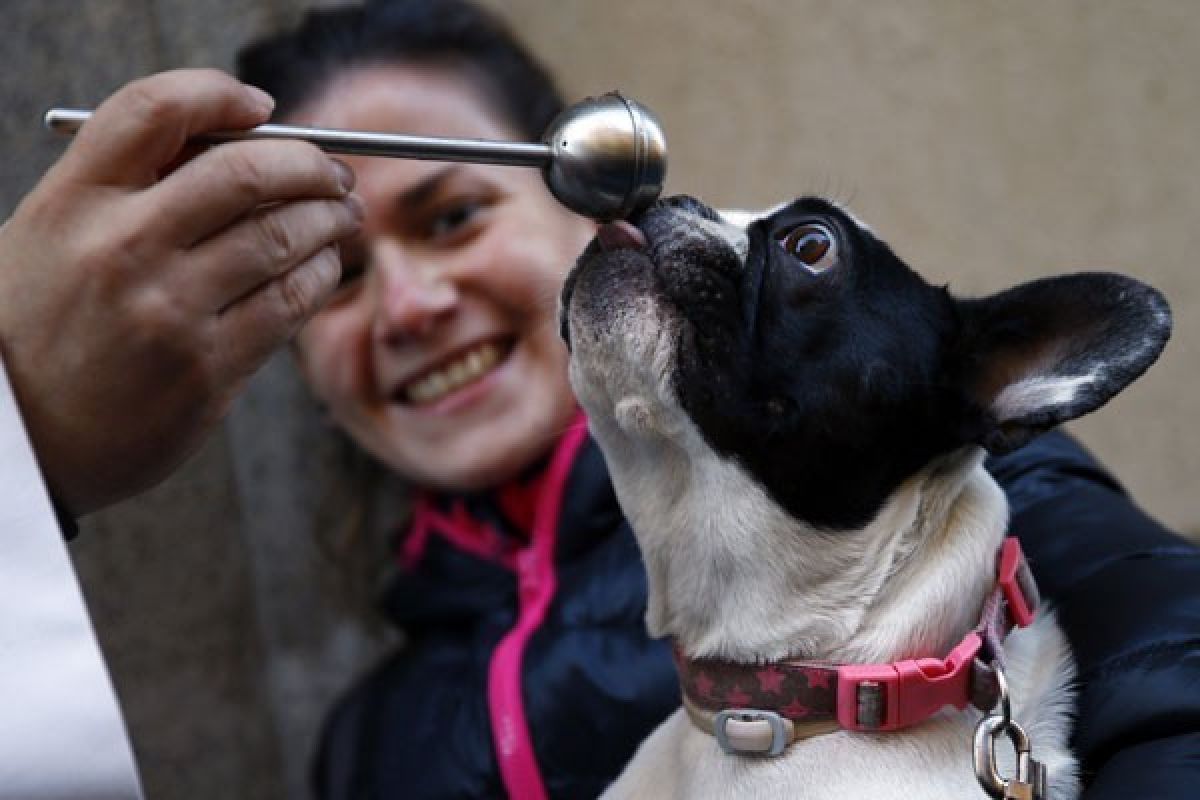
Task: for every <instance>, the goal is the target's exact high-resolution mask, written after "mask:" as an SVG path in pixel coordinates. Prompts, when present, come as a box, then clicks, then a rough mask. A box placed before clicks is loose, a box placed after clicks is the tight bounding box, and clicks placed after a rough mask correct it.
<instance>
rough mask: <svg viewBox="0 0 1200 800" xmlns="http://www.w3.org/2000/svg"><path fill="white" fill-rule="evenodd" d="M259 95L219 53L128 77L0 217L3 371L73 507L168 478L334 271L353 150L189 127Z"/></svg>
mask: <svg viewBox="0 0 1200 800" xmlns="http://www.w3.org/2000/svg"><path fill="white" fill-rule="evenodd" d="M271 107H272V103H271V100H270V98H269V97H268V96H266V95H265V94H263V93H262V92H260V91H258V90H257V89H250V88H249V87H247V86H244V85H243V84H241V83H239V82H237V81H236V80H234V79H233V78H231V77H229V76H228V75H225V74H223V73H220V72H216V71H212V70H180V71H176V72H168V73H163V74H160V75H155V76H152V77H149V78H144V79H141V80H138V81H135V82H133V83H131V84H129V85H127V86H125V87H124V88H122V89H121V90H120V91H118V92H117V93H115V94H114V95H113V96H112V97H110V98H109V99H108V100H107V101H106V102H104V103H103V104H102V105H101V106H100V107H99V108H98V109H97V110H96V112H95V114H94V115H93V116H92V119H91V120H90V121H89V122H88V123H87V124H85V125H84V126H83V128H82V129H81V130H80V131H79V134H78V136H77V137H76V139H75V141H74V142H73V143H72V145H71V147H70V148H69V149H68V150H67V152H66V153H65V154H64V155H63V157H62V158H61V159H60V160H59V161H58V163H57V164H55V166H54V167H52V168H51V169H50V170H49V171H48V172H47V173H46V175H45V176H44V177H43V178H42V180H41V182H40V183H39V184H38V185H37V186H36V187H34V189H33V190H32V191H31V192H30V194H29V195H28V196H27V197H26V198H25V199H24V200H23V201H22V203H21V204H20V206H18V208H17V209H16V211H15V212H14V214H13V216H12V218H11V219H9V220H8V221H7V222H6V223H5V224H4V225H3V226H2V227H0V348H2V351H3V359H4V365H5V369H6V370H7V373H8V377H9V380H10V382H11V384H12V386H13V390H14V392H15V394H16V396H17V400H18V403H19V404H20V407H21V413H22V418H23V420H24V422H25V426H26V429H27V431H28V433H29V436H30V438H31V440H32V442H33V447H34V450H35V452H36V453H37V457H38V461H39V464H40V466H41V468H42V471H43V473H44V476H45V478H46V481H47V484H48V486H49V488H50V491H51V493H52V494H53V495H54V496H55V497H56V498H57V499H58V500H59V501H60V502H62V503H63V504H65V505H66V506H67V508H68V509H69V510H71V511H72V512H74V513H76V514H80V513H84V512H87V511H90V510H94V509H95V508H98V507H100V506H102V505H104V504H106V503H110V502H113V501H115V500H118V499H120V498H122V497H125V496H128V495H130V494H133V493H134V492H136V491H139V490H141V489H144V488H147V487H148V486H150V485H153V484H154V483H156V482H158V481H159V480H161V479H162V478H163V477H165V476H166V475H167V474H168V473H169V472H170V471H171V470H172V469H173V468H174V467H175V466H177V465H178V464H179V462H180V461H182V460H183V459H184V458H185V457H186V456H187V455H188V454H190V453H191V452H192V451H193V450H194V449H195V448H196V447H197V446H198V445H199V443H200V442H201V440H202V439H203V436H204V434H205V433H207V432H208V431H209V430H210V429H211V428H212V427H213V426H214V425H215V423H216V422H217V421H218V420H219V419H220V418H221V417H222V416H223V415H224V413H225V412H226V410H227V409H228V407H229V405H230V403H231V401H232V399H233V397H234V396H235V395H236V393H237V391H238V389H239V388H240V386H241V385H242V384H243V383H244V381H245V379H246V378H247V377H248V376H249V375H250V374H251V373H252V372H253V371H254V370H255V369H256V368H257V367H258V366H259V365H260V364H261V363H262V362H263V361H264V360H265V359H266V358H267V356H268V355H270V353H271V352H272V351H273V350H275V349H276V348H277V347H278V346H280V345H281V344H282V343H283V342H285V341H286V340H287V339H288V338H290V337H291V336H292V334H293V333H294V332H295V331H296V330H297V329H298V327H299V326H300V325H301V324H302V322H303V321H304V320H306V319H307V318H308V316H309V315H310V314H312V313H313V312H314V311H315V310H316V309H317V308H318V307H319V306H320V305H321V303H322V302H323V301H324V300H325V299H326V298H327V296H328V295H329V293H330V292H331V291H332V290H333V288H334V287H335V286H336V284H337V281H338V279H339V276H340V272H341V268H340V263H339V259H338V254H337V242H338V240H340V239H342V238H344V237H346V236H347V235H350V234H352V233H354V232H355V231H356V230H357V228H358V226H359V223H360V220H361V218H362V206H361V203H360V201H359V200H358V198H357V196H355V195H353V194H351V193H350V189H351V187H352V184H353V174H352V173H351V172H350V170H349V169H348V168H346V167H345V166H344V165H342V164H340V163H339V162H336V161H335V160H333V159H331V158H330V157H328V156H326V155H325V154H324V153H322V152H320V151H319V150H318V149H317V148H316V147H314V146H313V145H310V144H306V143H303V142H298V141H297V142H280V141H270V142H269V141H244V142H235V143H229V144H223V145H220V146H217V147H213V148H210V149H208V150H204V151H202V152H199V153H197V152H196V148H195V147H194V146H193V145H189V144H188V140H189V139H190V138H192V137H194V136H196V135H198V134H201V133H205V132H210V131H215V130H229V129H238V128H248V127H252V126H254V125H258V124H260V123H263V122H265V121H266V120H267V118H268V116H269V115H270V111H271Z"/></svg>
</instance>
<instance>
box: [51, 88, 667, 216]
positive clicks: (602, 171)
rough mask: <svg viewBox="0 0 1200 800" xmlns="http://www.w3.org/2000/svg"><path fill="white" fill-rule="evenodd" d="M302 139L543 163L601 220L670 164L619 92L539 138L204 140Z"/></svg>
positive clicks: (226, 138)
mask: <svg viewBox="0 0 1200 800" xmlns="http://www.w3.org/2000/svg"><path fill="white" fill-rule="evenodd" d="M91 115H92V112H90V111H80V110H76V109H65V108H55V109H51V110H50V111H48V112H46V118H45V123H46V127H47V128H50V129H51V130H54V131H58V132H60V133H67V134H73V133H75V132H76V131H78V130H79V128H80V127H81V126H82V125H83V123H84V122H85V121H87V119H88V118H89V117H91ZM243 139H302V140H304V141H306V142H312V143H313V144H315V145H316V146H317V147H320V148H321V149H322V150H324V151H326V152H329V153H344V154H349V155H366V156H390V157H393V158H417V159H426V160H432V161H468V162H473V163H478V164H502V165H508V166H515V167H539V168H541V170H542V177H543V178H545V180H546V186H547V187H549V189H550V192H551V193H552V194H553V195H554V196H555V197H556V198H558V201H559V202H561V203H562V204H563V205H564V206H566V207H567V208H569V209H571V210H572V211H574V212H576V213H578V214H583V215H584V216H588V217H592V218H593V219H597V220H600V221H610V220H614V219H619V218H622V217H627V216H629V215H630V214H632V213H633V212H635V211H637V210H639V209H641V208H644V207H646V206H648V205H650V203H652V202H654V200H655V198H657V197H658V195H659V194H660V193H661V192H662V185H663V179H664V177H665V176H666V172H667V142H666V138H665V137H664V136H663V132H662V125H661V124H660V123H659V121H658V118H657V117H655V116H654V114H653V113H652V112H651V111H650V109H648V108H646V107H645V106H643V105H642V104H640V103H637V102H635V101H633V100H630V99H629V98H627V97H624V96H623V95H621V94H619V93H617V92H609V93H608V94H605V95H601V96H600V97H589V98H587V99H586V100H584V101H582V102H580V103H576V104H575V105H573V106H570V107H569V108H567V109H565V110H564V111H563V112H562V113H561V114H559V115H558V116H557V117H555V118H554V120H553V121H552V122H551V123H550V127H549V128H547V129H546V133H545V134H544V136H543V137H542V141H541V142H540V143H536V144H535V143H525V142H492V141H484V140H482V139H445V138H439V137H426V136H409V135H406V134H397V133H374V132H369V131H342V130H332V129H328V128H306V127H298V126H293V125H259V126H258V127H257V128H250V129H249V130H244V131H228V132H218V133H210V134H205V135H204V136H202V137H199V138H198V141H200V142H202V143H220V142H231V141H239V140H243Z"/></svg>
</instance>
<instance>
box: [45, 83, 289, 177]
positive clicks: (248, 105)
mask: <svg viewBox="0 0 1200 800" xmlns="http://www.w3.org/2000/svg"><path fill="white" fill-rule="evenodd" d="M273 106H274V102H273V101H272V100H271V99H270V97H269V96H268V95H267V94H266V93H264V92H262V91H261V90H260V89H255V88H253V87H250V86H247V85H245V84H243V83H241V82H239V81H237V80H236V79H234V78H233V77H231V76H229V75H226V74H225V73H223V72H219V71H217V70H211V69H188V70H175V71H172V72H163V73H160V74H158V75H151V76H150V77H148V78H142V79H140V80H136V81H134V82H132V83H130V84H127V85H126V86H124V87H122V88H121V89H119V90H118V91H117V92H116V93H114V94H113V95H112V96H111V97H109V98H108V99H107V100H105V101H104V102H103V103H101V104H100V106H99V108H97V109H96V111H95V113H94V114H92V117H91V119H89V120H88V121H87V122H85V123H84V124H83V127H82V128H80V130H79V134H78V135H77V136H76V137H75V141H74V142H73V143H72V145H71V147H70V148H69V149H68V151H67V153H66V155H64V157H63V160H64V164H65V168H66V169H67V171H68V172H69V174H70V175H71V176H72V177H74V178H76V179H78V180H81V181H84V182H88V183H99V184H109V185H121V186H134V187H144V186H149V185H151V184H153V183H154V182H155V181H156V180H157V178H158V175H159V171H160V170H161V169H162V168H163V167H165V166H167V165H168V164H170V163H171V162H172V161H173V160H175V158H176V156H177V155H178V154H179V153H180V151H181V150H182V149H183V147H184V145H185V143H186V142H187V141H188V139H190V138H192V137H194V136H196V135H198V134H201V133H208V132H211V131H218V130H231V129H242V128H250V127H253V126H255V125H258V124H261V123H263V122H266V121H267V118H268V117H269V116H270V114H271V109H272V108H273Z"/></svg>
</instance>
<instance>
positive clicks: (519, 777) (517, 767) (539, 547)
mask: <svg viewBox="0 0 1200 800" xmlns="http://www.w3.org/2000/svg"><path fill="white" fill-rule="evenodd" d="M586 439H587V419H586V418H585V417H584V416H583V414H580V415H579V416H578V417H577V418H576V419H575V421H574V422H573V423H572V424H571V427H570V428H568V429H567V432H566V433H565V434H564V435H563V438H562V439H561V440H560V441H559V443H558V447H557V449H556V450H555V451H554V456H553V458H552V459H551V461H550V466H549V468H548V470H547V475H546V481H545V483H544V484H543V487H542V492H541V495H540V496H539V497H538V500H537V510H536V512H535V514H534V518H533V534H532V536H531V538H530V542H529V545H528V546H526V547H524V548H522V549H521V550H519V551H518V552H517V557H516V569H517V598H518V610H517V624H516V625H515V626H513V628H512V630H510V631H509V632H508V633H507V634H505V636H504V638H503V639H501V640H500V643H499V644H498V645H497V646H496V649H495V651H494V652H493V653H492V660H491V663H490V664H489V666H488V711H489V713H490V715H491V718H492V739H493V742H494V746H495V748H496V758H497V760H498V762H499V764H500V777H501V779H502V780H503V781H504V787H505V788H506V789H507V790H508V795H509V797H514V798H520V800H545V798H546V787H545V785H544V783H543V782H542V774H541V771H540V770H539V769H538V764H537V758H536V757H535V755H534V751H533V739H532V738H531V737H530V735H529V725H528V723H527V722H526V719H525V703H524V699H523V698H522V694H521V662H522V660H523V658H524V655H525V645H526V644H527V643H528V642H529V637H530V636H532V635H533V633H534V631H536V630H537V629H538V627H539V626H540V625H541V624H542V621H543V620H544V619H545V617H546V610H547V609H548V608H549V607H550V602H551V601H552V600H553V599H554V592H555V590H556V589H557V586H558V576H557V575H556V573H555V571H554V545H555V540H556V538H557V533H558V520H559V516H560V515H561V512H562V501H563V490H564V489H565V487H566V482H567V477H568V476H569V474H570V472H571V465H572V464H574V463H575V457H576V456H577V455H578V454H579V450H580V448H581V447H582V446H583V443H584V442H585V441H586Z"/></svg>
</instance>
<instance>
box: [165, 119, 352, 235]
mask: <svg viewBox="0 0 1200 800" xmlns="http://www.w3.org/2000/svg"><path fill="white" fill-rule="evenodd" d="M353 185H354V173H353V172H351V171H350V168H349V167H347V166H345V165H344V164H342V163H341V162H340V161H337V160H336V159H333V158H330V157H329V156H327V155H325V154H324V153H322V152H321V151H320V150H319V149H317V147H316V146H314V145H311V144H308V143H307V142H300V141H290V142H287V141H246V142H229V143H227V144H222V145H219V146H217V147H212V148H210V149H208V150H206V151H205V152H203V153H201V154H200V155H198V156H196V157H195V158H193V159H192V160H191V161H189V162H188V163H186V164H184V165H183V166H181V167H180V168H179V169H177V170H175V172H173V173H172V174H171V175H169V176H167V177H166V178H164V179H163V180H162V182H161V183H159V184H158V185H157V186H153V187H151V188H150V189H148V190H147V191H146V192H145V193H144V194H145V195H146V198H145V201H146V202H147V203H148V208H152V209H153V210H154V214H155V218H156V219H157V220H158V221H159V223H160V224H161V225H163V226H164V231H165V233H166V235H167V236H169V237H170V238H171V240H172V241H174V242H176V243H177V244H179V245H180V246H182V247H191V246H193V245H195V244H197V243H198V242H200V241H201V240H203V239H205V238H206V237H208V236H211V235H213V234H216V233H219V232H220V231H222V230H223V229H224V228H225V227H226V226H227V225H229V224H230V223H232V222H234V221H235V220H237V219H238V218H240V217H243V216H245V215H246V214H248V213H250V212H252V211H253V210H254V209H255V208H257V207H258V206H261V205H264V204H267V203H278V202H283V201H287V200H297V199H301V198H315V197H343V196H345V194H346V193H347V192H349V191H350V189H351V188H352V187H353Z"/></svg>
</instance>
